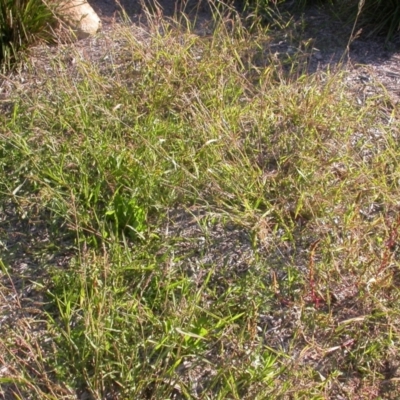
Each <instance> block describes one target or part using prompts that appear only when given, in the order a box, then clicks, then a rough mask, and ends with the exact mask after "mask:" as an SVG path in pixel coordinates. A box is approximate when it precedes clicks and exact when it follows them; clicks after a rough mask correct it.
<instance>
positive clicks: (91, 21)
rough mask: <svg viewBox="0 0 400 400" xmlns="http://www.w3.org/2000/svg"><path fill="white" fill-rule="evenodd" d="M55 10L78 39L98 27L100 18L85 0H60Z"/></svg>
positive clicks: (91, 33)
mask: <svg viewBox="0 0 400 400" xmlns="http://www.w3.org/2000/svg"><path fill="white" fill-rule="evenodd" d="M57 12H58V14H59V15H60V17H61V19H62V20H64V21H65V22H66V23H67V24H68V26H69V27H70V28H71V29H72V31H73V33H74V34H75V36H76V38H77V39H78V40H79V39H83V38H85V37H88V36H90V35H94V34H95V33H96V32H97V31H98V30H99V29H100V26H101V21H100V18H99V17H98V15H97V14H96V12H95V11H94V10H93V8H92V7H91V6H90V4H89V3H88V2H87V1H86V0H62V1H61V3H60V5H59V8H58V10H57Z"/></svg>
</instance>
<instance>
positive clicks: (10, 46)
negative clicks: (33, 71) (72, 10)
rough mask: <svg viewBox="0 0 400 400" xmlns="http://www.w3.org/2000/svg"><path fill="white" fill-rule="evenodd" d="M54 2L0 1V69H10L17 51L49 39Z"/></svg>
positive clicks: (41, 0) (28, 0) (32, 0)
mask: <svg viewBox="0 0 400 400" xmlns="http://www.w3.org/2000/svg"><path fill="white" fill-rule="evenodd" d="M55 8H56V7H54V2H52V1H51V0H50V1H49V5H48V4H47V3H46V2H44V1H43V0H0V65H1V66H2V68H3V70H4V69H10V67H11V66H12V65H13V64H14V62H15V59H16V57H17V54H19V53H18V52H19V51H20V50H23V49H27V47H28V46H29V45H32V44H35V43H37V42H48V41H49V40H51V38H52V33H51V26H52V24H53V23H54V10H55Z"/></svg>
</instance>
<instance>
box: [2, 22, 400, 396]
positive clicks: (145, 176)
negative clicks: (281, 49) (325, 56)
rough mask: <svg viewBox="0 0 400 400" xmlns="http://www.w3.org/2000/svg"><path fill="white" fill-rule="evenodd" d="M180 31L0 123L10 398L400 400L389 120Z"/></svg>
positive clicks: (365, 101) (235, 41)
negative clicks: (379, 399) (335, 398)
mask: <svg viewBox="0 0 400 400" xmlns="http://www.w3.org/2000/svg"><path fill="white" fill-rule="evenodd" d="M181 22H182V21H181ZM183 22H185V24H186V25H185V24H184V26H182V25H181V24H178V23H177V21H170V22H166V21H164V20H160V19H158V18H157V17H150V23H149V28H148V31H149V33H148V34H147V35H144V34H143V32H141V31H140V29H138V30H136V31H135V29H132V28H130V27H120V28H118V30H117V31H116V32H115V33H114V35H115V37H114V40H115V43H118V46H115V47H113V46H109V47H107V48H105V49H104V54H103V55H102V58H99V59H98V60H97V62H90V61H86V60H84V59H82V58H81V57H80V55H79V54H78V53H77V50H74V48H73V47H72V48H70V50H69V51H70V54H69V55H68V54H67V55H65V53H63V52H60V53H57V54H56V55H51V54H47V55H45V56H46V60H49V63H50V66H51V69H50V71H46V72H45V70H44V69H42V70H40V69H36V75H35V80H31V81H30V82H31V84H30V85H27V86H26V87H25V89H24V90H23V91H16V92H15V93H14V96H13V98H12V99H10V103H9V104H8V107H5V108H4V113H2V114H1V115H0V154H1V157H0V196H1V197H0V198H1V207H2V211H3V217H1V220H0V229H1V230H0V235H1V236H0V240H1V245H2V247H3V252H2V256H1V259H0V260H1V263H0V267H1V271H2V281H1V285H2V286H1V288H0V290H1V294H2V297H3V299H4V303H3V306H2V308H1V323H0V330H1V336H0V337H1V339H0V348H1V351H0V359H1V363H0V365H3V367H1V369H0V385H1V386H0V387H1V390H2V391H3V393H2V395H3V396H4V397H5V398H7V397H6V396H9V398H17V399H18V398H21V399H22V398H24V399H74V398H93V399H132V398H136V399H179V398H181V399H192V398H193V399H200V398H201V399H266V398H282V399H286V398H287V399H323V398H334V397H335V396H339V395H341V396H342V397H344V398H354V399H356V398H390V396H394V397H393V398H396V397H397V396H398V394H399V391H398V388H397V387H396V382H397V380H398V377H397V366H398V362H399V354H398V344H399V333H400V331H399V329H400V326H399V291H398V267H399V262H398V251H397V250H398V249H397V246H396V243H397V237H398V229H399V225H400V223H399V214H398V213H399V210H398V190H399V168H398V160H399V155H400V148H399V140H398V139H399V138H398V119H397V106H395V105H394V104H393V103H392V102H391V100H390V98H389V97H388V95H387V94H386V93H385V91H384V90H383V89H382V88H379V87H377V88H376V90H375V91H374V95H372V96H369V97H365V98H364V97H363V98H361V97H360V98H358V99H357V97H355V95H354V94H353V95H351V94H350V93H349V90H348V87H347V86H346V85H347V84H346V74H345V73H344V72H342V73H340V72H336V73H333V72H331V73H328V72H318V73H315V74H309V73H307V69H306V67H304V63H303V62H302V61H301V60H302V59H303V57H304V50H302V53H300V54H288V55H282V56H281V57H277V56H276V54H274V53H273V52H270V51H269V47H268V46H269V44H271V43H272V42H273V40H274V34H273V33H272V32H269V31H268V30H267V29H265V28H262V27H260V26H258V27H257V28H255V27H253V28H252V31H251V33H249V32H248V31H247V30H246V28H245V27H244V26H243V25H242V24H241V22H240V19H239V18H237V16H235V15H229V16H226V17H224V16H219V17H216V19H215V21H214V30H213V34H212V35H209V36H199V35H196V34H195V33H194V31H193V28H192V27H191V26H190V23H189V22H188V21H185V20H183ZM140 38H142V39H140ZM43 51H45V50H43ZM66 51H67V50H66ZM70 59H73V60H75V62H74V63H69V62H68V60H70ZM66 60H67V61H66ZM33 68H34V67H33V65H30V64H29V61H27V64H26V70H28V71H29V70H32V71H33ZM37 81H40V85H39V86H38V87H36V86H35V82H37Z"/></svg>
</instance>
